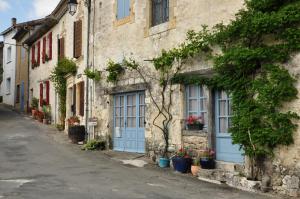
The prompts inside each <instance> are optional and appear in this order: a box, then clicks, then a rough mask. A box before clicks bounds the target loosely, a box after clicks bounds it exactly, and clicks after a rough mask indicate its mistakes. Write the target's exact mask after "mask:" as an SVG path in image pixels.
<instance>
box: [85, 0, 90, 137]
mask: <svg viewBox="0 0 300 199" xmlns="http://www.w3.org/2000/svg"><path fill="white" fill-rule="evenodd" d="M86 5H87V10H88V19H87V25H88V27H87V46H86V47H87V52H86V53H87V55H86V69H89V68H90V66H89V58H90V55H89V51H90V26H91V0H86ZM85 98H86V100H85V101H86V103H85V128H86V131H85V141H87V140H88V135H89V127H88V118H89V78H88V77H87V76H86V86H85Z"/></svg>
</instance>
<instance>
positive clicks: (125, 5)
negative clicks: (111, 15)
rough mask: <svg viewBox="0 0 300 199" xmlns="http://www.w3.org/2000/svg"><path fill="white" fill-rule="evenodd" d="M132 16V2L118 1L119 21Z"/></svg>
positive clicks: (128, 0) (127, 0) (126, 0)
mask: <svg viewBox="0 0 300 199" xmlns="http://www.w3.org/2000/svg"><path fill="white" fill-rule="evenodd" d="M129 16H130V0H117V19H118V20H119V19H123V18H126V17H129Z"/></svg>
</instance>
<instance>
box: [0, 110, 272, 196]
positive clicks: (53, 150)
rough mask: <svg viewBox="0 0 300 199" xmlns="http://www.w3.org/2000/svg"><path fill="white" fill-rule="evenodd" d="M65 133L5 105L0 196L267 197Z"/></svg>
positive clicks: (0, 127) (0, 116) (0, 114)
mask: <svg viewBox="0 0 300 199" xmlns="http://www.w3.org/2000/svg"><path fill="white" fill-rule="evenodd" d="M65 137H66V136H65V135H63V134H62V133H59V132H57V131H55V130H53V128H49V127H46V126H44V125H41V124H39V123H37V122H36V121H33V120H31V119H30V118H28V117H25V116H22V115H19V114H17V113H15V112H12V111H10V110H9V109H6V108H4V107H3V106H0V198H9V199H11V198H13V199H21V198H22V199H23V198H25V199H48V198H49V199H68V198H70V199H77V198H78V199H90V198H91V199H100V198H104V199H110V198H111V199H118V198H122V199H127V198H128V199H135V198H139V199H142V198H153V199H179V198H187V199H194V198H195V199H226V198H228V199H229V198H230V199H253V198H257V199H267V198H268V197H267V196H262V195H257V194H254V193H248V192H243V191H239V190H236V189H233V188H229V187H227V186H225V185H215V184H210V183H206V182H202V181H199V180H198V179H196V178H192V177H190V176H184V175H181V174H177V173H174V172H173V171H171V170H170V169H167V170H163V169H159V168H156V167H153V166H146V167H145V168H137V167H133V166H126V165H123V164H122V163H121V162H119V161H116V160H114V159H111V158H110V157H108V156H106V155H105V154H103V153H101V152H88V151H81V150H80V149H79V147H78V146H75V145H72V144H70V143H68V142H67V140H66V138H65Z"/></svg>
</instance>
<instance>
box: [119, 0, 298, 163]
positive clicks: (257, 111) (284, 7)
mask: <svg viewBox="0 0 300 199" xmlns="http://www.w3.org/2000/svg"><path fill="white" fill-rule="evenodd" d="M203 33H206V34H203ZM182 46H183V47H182ZM215 49H220V50H221V52H220V53H217V51H216V50H215ZM299 51H300V0H247V1H245V8H244V9H242V10H240V11H239V12H238V13H237V14H236V17H235V19H234V20H232V21H231V22H230V23H229V24H227V25H224V24H218V25H216V26H215V27H214V28H213V29H212V30H211V31H210V32H209V33H208V31H207V28H206V27H203V30H201V31H199V32H196V31H189V32H188V34H187V40H186V42H184V43H183V44H181V45H180V47H179V48H174V49H171V50H169V51H164V52H163V53H162V54H161V55H160V56H159V57H157V58H155V59H154V60H153V65H154V67H155V69H158V70H159V71H161V72H164V71H168V70H169V69H170V68H172V67H174V68H176V67H177V64H176V63H177V62H178V61H179V60H180V62H184V60H187V59H189V58H190V57H196V56H198V53H199V52H205V53H207V54H209V55H208V56H207V57H208V58H209V59H211V60H212V61H213V64H214V67H213V69H214V71H215V75H214V76H213V77H212V78H203V77H199V76H196V75H189V76H186V75H183V74H180V73H178V74H176V75H175V76H174V77H173V78H172V82H173V84H176V83H180V84H206V85H208V86H210V87H213V88H215V89H224V90H226V91H228V92H229V93H230V94H231V97H232V101H233V111H234V114H233V118H232V127H231V129H230V132H231V134H232V138H233V142H234V143H235V144H239V145H240V146H241V148H242V149H243V150H244V151H245V154H246V155H247V156H249V157H250V158H252V159H254V160H255V159H257V158H260V157H265V156H272V155H273V150H274V148H276V147H277V146H279V145H289V144H291V143H293V132H294V131H295V130H296V128H297V125H296V120H297V119H299V116H298V115H297V114H296V113H293V112H290V111H287V112H285V111H283V109H282V108H283V105H284V104H285V103H286V102H289V101H292V100H294V99H296V98H297V93H298V92H297V89H296V88H295V83H296V77H293V76H292V75H291V74H290V73H289V71H288V70H286V69H285V67H284V65H285V64H287V63H288V61H289V60H290V59H291V57H292V56H293V55H294V54H295V53H297V52H299ZM134 66H135V67H136V65H134ZM162 76H163V77H164V75H162ZM116 79H117V78H116Z"/></svg>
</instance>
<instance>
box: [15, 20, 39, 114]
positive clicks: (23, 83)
mask: <svg viewBox="0 0 300 199" xmlns="http://www.w3.org/2000/svg"><path fill="white" fill-rule="evenodd" d="M43 22H44V19H38V20H34V21H28V22H25V23H24V26H22V27H21V28H19V29H18V31H17V32H16V34H15V35H14V37H13V39H15V40H16V45H17V46H16V74H15V85H16V88H15V92H16V95H15V104H14V107H15V109H17V110H19V111H21V112H26V111H27V110H28V108H29V106H30V104H29V99H28V97H29V96H28V93H29V89H28V88H29V87H28V84H29V82H28V79H29V57H28V56H29V52H28V51H29V48H28V47H26V46H24V45H23V42H24V41H25V40H26V39H27V38H28V37H29V35H30V34H32V33H33V32H34V31H35V30H36V29H37V28H38V27H40V26H41V24H42V23H43Z"/></svg>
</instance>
